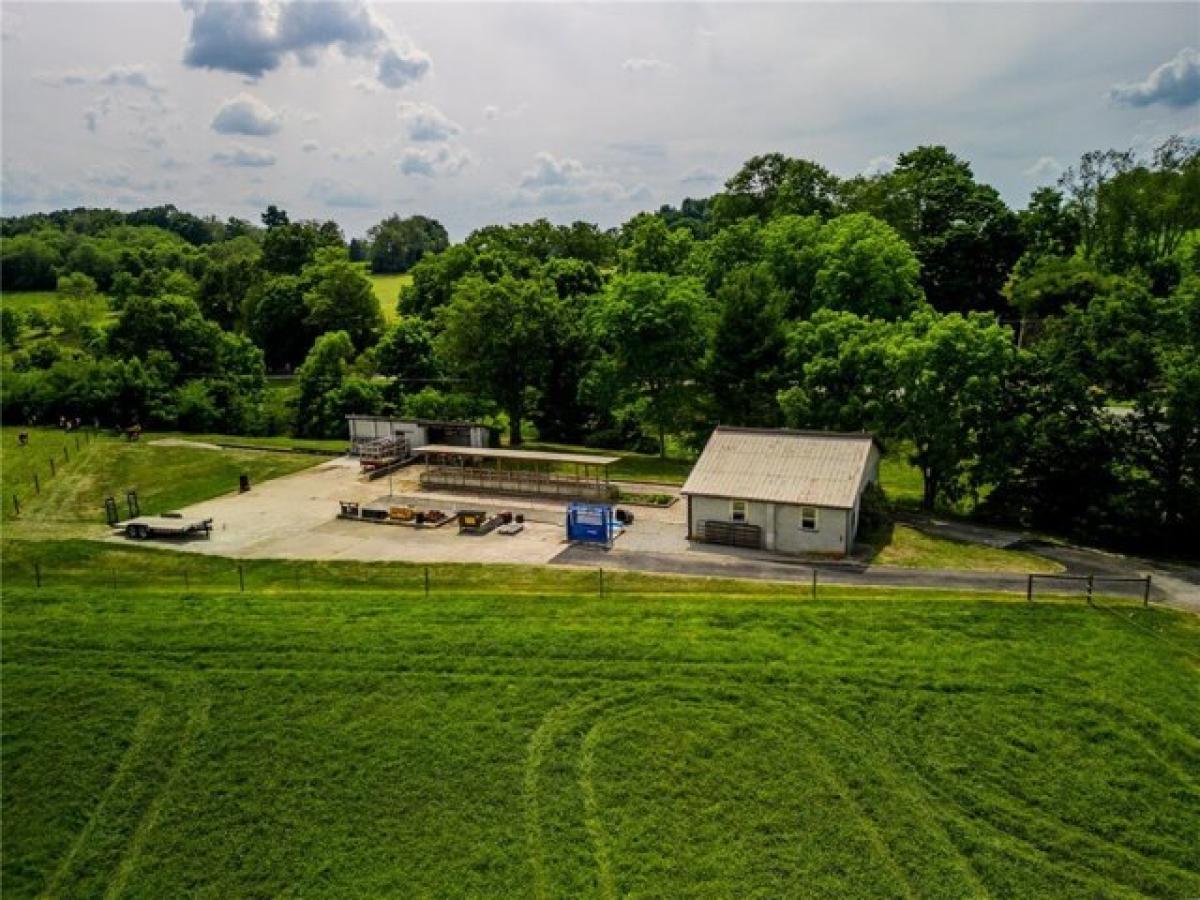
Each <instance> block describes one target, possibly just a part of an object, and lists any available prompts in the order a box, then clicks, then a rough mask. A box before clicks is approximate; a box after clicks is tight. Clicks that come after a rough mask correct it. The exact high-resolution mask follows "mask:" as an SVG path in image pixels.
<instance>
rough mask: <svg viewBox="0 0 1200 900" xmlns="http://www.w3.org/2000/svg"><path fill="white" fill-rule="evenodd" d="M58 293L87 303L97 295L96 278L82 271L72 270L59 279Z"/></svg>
mask: <svg viewBox="0 0 1200 900" xmlns="http://www.w3.org/2000/svg"><path fill="white" fill-rule="evenodd" d="M58 293H59V294H60V295H62V296H63V297H65V298H66V299H68V300H73V301H76V302H78V303H86V302H87V301H88V300H91V299H92V298H93V297H95V296H96V280H95V279H94V278H91V277H90V276H88V275H84V274H83V273H82V272H72V273H71V274H70V275H63V276H61V277H59V279H58Z"/></svg>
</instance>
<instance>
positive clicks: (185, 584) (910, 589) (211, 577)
mask: <svg viewBox="0 0 1200 900" xmlns="http://www.w3.org/2000/svg"><path fill="white" fill-rule="evenodd" d="M9 549H10V551H11V552H10V554H9V556H10V558H8V559H6V560H5V566H4V586H5V588H6V589H11V588H22V589H30V588H32V589H36V590H47V591H63V592H74V593H78V592H84V593H87V592H91V591H105V592H119V593H139V592H140V593H160V594H163V593H165V594H179V593H182V594H196V595H201V594H221V595H229V594H271V593H293V594H305V595H325V596H329V597H334V596H336V595H337V594H340V593H363V594H376V595H391V596H396V597H405V598H414V597H424V598H431V597H435V596H438V595H442V596H449V595H474V596H480V597H483V596H487V597H494V598H500V599H503V598H506V597H513V598H516V597H534V596H544V597H567V596H572V597H600V598H605V597H616V596H651V597H652V596H669V595H679V596H684V595H690V596H695V595H696V594H697V593H703V594H705V595H709V596H729V597H751V598H753V597H762V598H768V597H769V598H777V599H787V598H791V599H796V600H833V599H850V598H862V597H863V596H865V595H869V594H872V593H874V594H879V595H892V594H900V595H905V596H910V597H913V598H915V599H919V598H920V597H921V596H922V595H923V594H930V593H937V594H945V593H946V592H947V591H951V590H953V589H951V588H933V587H921V586H916V585H912V586H893V587H880V586H878V585H871V584H867V583H863V584H856V583H847V582H846V581H845V580H844V579H839V578H838V577H837V575H836V574H829V575H826V574H823V573H822V572H821V571H820V570H819V569H817V568H813V569H811V570H810V571H809V572H807V573H805V575H804V577H802V578H794V579H792V580H789V581H786V582H782V581H765V580H763V581H759V580H749V579H744V578H733V577H729V578H726V577H720V576H711V575H670V574H663V573H654V572H638V571H631V570H628V569H616V568H605V567H604V566H600V565H597V566H595V567H583V566H521V565H511V566H510V565H503V564H476V563H431V564H421V563H398V562H368V561H361V562H355V561H346V560H337V561H332V560H329V561H325V560H297V559H292V560H278V559H274V560H271V559H242V560H238V559H230V558H228V557H222V556H212V555H208V554H207V553H193V552H164V551H158V550H153V551H147V550H145V549H141V548H139V549H134V548H126V547H122V546H119V545H110V546H108V547H104V548H103V549H100V550H97V549H96V547H95V545H94V544H93V545H91V546H82V545H81V546H76V547H71V546H68V547H59V549H58V550H57V551H56V552H55V554H54V555H53V556H43V555H41V551H40V549H39V548H38V546H37V544H36V542H20V543H19V545H17V546H14V547H10V548H9ZM1014 582H1015V583H1014V586H1013V587H1012V588H1009V589H1008V590H1007V591H1005V590H1000V589H996V590H986V591H984V594H986V595H988V596H992V595H996V596H997V597H1004V596H1007V597H1009V598H1012V599H1016V598H1019V597H1020V594H1019V593H1016V591H1015V590H1014V588H1015V584H1017V583H1019V582H1018V581H1016V580H1014ZM959 590H960V592H961V593H962V594H963V595H964V596H966V597H969V596H972V594H975V593H976V592H974V591H971V590H970V589H969V588H961V589H959ZM1018 590H1019V589H1018ZM1025 599H1026V600H1027V601H1028V602H1030V603H1033V602H1034V601H1035V600H1040V601H1043V602H1059V603H1061V602H1068V603H1070V602H1079V601H1080V600H1085V601H1086V603H1087V604H1088V605H1091V606H1097V605H1098V603H1099V601H1100V600H1101V599H1103V600H1104V601H1106V602H1118V603H1129V602H1140V604H1141V605H1143V606H1149V605H1150V602H1151V600H1152V599H1153V588H1152V583H1151V580H1150V578H1149V577H1148V576H1147V577H1137V578H1134V577H1119V576H1100V575H1093V576H1087V575H1044V574H1036V575H1033V574H1031V575H1028V576H1026V591H1025Z"/></svg>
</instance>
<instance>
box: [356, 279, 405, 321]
mask: <svg viewBox="0 0 1200 900" xmlns="http://www.w3.org/2000/svg"><path fill="white" fill-rule="evenodd" d="M367 277H368V278H370V279H371V287H372V288H374V289H375V297H376V299H378V300H379V311H380V312H382V313H383V318H384V321H386V322H394V321H396V319H397V318H398V317H399V315H400V313H399V310H398V308H397V304H399V302H400V289H401V288H403V287H407V286H408V285H410V284H412V276H411V275H409V274H408V273H407V272H405V273H404V274H401V275H372V274H371V273H370V272H368V273H367Z"/></svg>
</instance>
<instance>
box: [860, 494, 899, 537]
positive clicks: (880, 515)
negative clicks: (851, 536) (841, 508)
mask: <svg viewBox="0 0 1200 900" xmlns="http://www.w3.org/2000/svg"><path fill="white" fill-rule="evenodd" d="M894 524H895V514H894V512H893V510H892V504H891V502H890V501H889V500H888V498H887V495H886V494H884V492H883V488H881V487H880V486H879V483H878V482H875V481H873V482H871V483H870V484H868V485H867V488H866V490H864V491H863V495H862V503H861V504H860V505H859V508H858V540H859V541H862V542H863V543H867V544H877V543H881V542H884V541H885V540H886V539H887V538H888V537H889V536H890V535H891V531H892V526H893V525H894Z"/></svg>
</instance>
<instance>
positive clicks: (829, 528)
mask: <svg viewBox="0 0 1200 900" xmlns="http://www.w3.org/2000/svg"><path fill="white" fill-rule="evenodd" d="M878 480H879V444H878V442H877V441H876V440H875V438H874V437H873V436H872V435H870V434H866V433H863V432H854V433H843V432H832V431H789V430H784V429H764V428H730V427H726V426H719V427H718V428H717V429H716V430H715V431H714V432H713V433H712V436H711V437H710V438H709V439H708V444H707V445H705V447H704V452H703V453H701V454H700V459H699V460H697V462H696V466H695V468H693V469H692V472H691V475H689V476H688V479H687V482H686V483H685V484H684V486H683V489H682V490H681V492H680V493H681V494H682V495H683V496H684V497H686V498H687V505H688V511H687V512H688V517H687V521H688V540H694V541H706V542H711V543H722V544H733V545H736V546H742V547H753V548H756V549H762V550H771V551H774V552H777V553H793V554H797V553H819V554H830V555H837V556H842V555H845V554H847V553H849V552H850V550H851V549H852V548H853V546H854V537H855V535H856V534H857V532H858V518H859V508H860V506H861V504H862V496H863V491H865V490H866V488H867V485H869V484H872V483H874V482H877V481H878Z"/></svg>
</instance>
